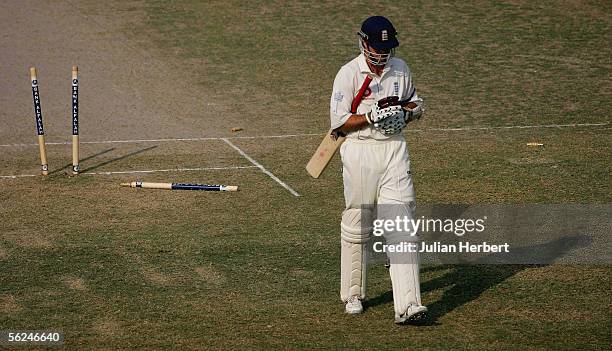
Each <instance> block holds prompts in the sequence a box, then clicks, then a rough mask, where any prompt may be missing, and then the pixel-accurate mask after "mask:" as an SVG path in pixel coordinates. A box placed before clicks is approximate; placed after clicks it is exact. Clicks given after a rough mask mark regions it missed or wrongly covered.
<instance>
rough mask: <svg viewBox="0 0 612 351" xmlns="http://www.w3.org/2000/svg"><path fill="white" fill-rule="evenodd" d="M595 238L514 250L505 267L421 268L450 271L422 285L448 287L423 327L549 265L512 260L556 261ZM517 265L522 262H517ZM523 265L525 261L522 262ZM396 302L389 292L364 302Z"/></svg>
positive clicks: (367, 304) (425, 289)
mask: <svg viewBox="0 0 612 351" xmlns="http://www.w3.org/2000/svg"><path fill="white" fill-rule="evenodd" d="M591 242H592V239H591V238H590V237H588V236H586V235H577V236H571V237H564V238H559V239H556V240H553V241H551V242H548V243H545V244H540V245H533V246H527V247H520V248H513V256H511V257H507V258H506V259H505V260H504V261H503V262H501V263H502V264H482V263H479V262H491V261H492V259H491V257H483V258H482V259H481V260H479V261H476V262H475V263H474V264H470V265H468V264H461V265H436V266H427V267H424V268H423V269H421V273H427V272H435V271H440V270H449V269H450V270H451V271H450V272H448V273H446V274H444V275H443V276H441V277H439V278H434V279H432V280H428V281H424V282H421V293H427V292H431V291H435V290H439V289H446V288H449V287H450V289H448V290H446V291H445V292H444V294H443V295H442V297H441V298H440V299H439V300H437V301H435V302H433V303H430V304H427V308H428V313H427V318H425V319H424V320H423V321H422V322H421V323H419V324H420V325H437V324H438V319H439V318H440V317H442V316H444V315H445V314H447V313H449V312H451V311H453V310H454V309H456V308H458V307H460V306H462V305H465V304H466V303H469V302H471V301H473V300H476V299H477V298H478V297H479V296H480V295H482V293H483V292H485V291H487V290H489V289H491V288H492V287H494V286H496V285H498V284H500V283H502V282H503V281H505V280H506V279H508V278H510V277H512V276H514V275H515V274H517V273H519V272H521V271H523V270H525V269H528V268H532V267H545V266H547V264H510V263H511V262H513V259H517V258H523V259H524V258H525V257H528V256H529V255H533V253H534V252H537V253H540V254H541V255H539V257H538V261H539V262H554V261H555V260H556V259H557V258H559V257H562V256H563V255H564V254H565V253H567V252H569V251H571V250H574V249H576V248H580V247H585V246H588V245H590V243H591ZM514 262H520V260H519V261H514ZM523 262H524V261H523ZM388 303H393V292H392V291H387V292H385V293H383V294H381V295H379V296H376V297H374V298H373V299H369V300H367V301H365V306H364V307H366V308H371V307H374V306H378V305H382V304H388Z"/></svg>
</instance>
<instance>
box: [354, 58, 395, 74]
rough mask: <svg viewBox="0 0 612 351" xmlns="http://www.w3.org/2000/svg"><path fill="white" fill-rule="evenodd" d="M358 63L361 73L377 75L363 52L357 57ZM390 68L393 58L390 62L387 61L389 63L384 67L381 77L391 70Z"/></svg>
mask: <svg viewBox="0 0 612 351" xmlns="http://www.w3.org/2000/svg"><path fill="white" fill-rule="evenodd" d="M357 63H358V64H359V71H360V72H361V73H364V74H367V75H370V76H372V77H374V76H375V74H374V73H373V72H372V71H371V70H370V67H369V66H368V63H367V62H366V59H365V56H364V55H363V54H359V56H358V58H357ZM390 69H391V59H389V62H387V64H386V65H385V68H383V71H382V74H381V75H380V78H382V77H383V76H384V75H385V74H386V73H387V72H389V70H390Z"/></svg>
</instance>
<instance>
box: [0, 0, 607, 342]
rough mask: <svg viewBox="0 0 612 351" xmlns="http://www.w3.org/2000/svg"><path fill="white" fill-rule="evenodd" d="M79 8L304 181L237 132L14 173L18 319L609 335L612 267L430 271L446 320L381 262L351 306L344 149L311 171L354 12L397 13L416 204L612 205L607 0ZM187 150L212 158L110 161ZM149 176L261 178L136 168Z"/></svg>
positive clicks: (122, 336) (208, 338) (248, 336)
mask: <svg viewBox="0 0 612 351" xmlns="http://www.w3.org/2000/svg"><path fill="white" fill-rule="evenodd" d="M75 3H76V4H75V8H76V9H77V10H78V12H79V13H81V14H82V15H83V16H97V17H96V18H105V19H106V20H108V23H113V25H116V26H118V28H120V32H119V33H117V37H118V38H123V39H122V40H129V45H133V46H135V47H137V48H138V49H139V50H143V51H146V52H148V53H150V54H151V55H153V56H155V57H157V58H159V59H160V60H162V61H163V62H165V63H166V64H167V68H168V70H169V71H170V70H172V71H174V72H179V74H180V72H183V74H184V77H185V78H186V79H187V78H188V79H191V83H192V85H193V87H194V88H195V89H197V90H198V91H199V92H200V93H201V96H202V103H203V104H206V103H207V102H215V104H217V105H218V110H220V111H223V113H222V114H220V115H219V116H215V118H214V119H210V125H211V127H210V130H201V131H196V132H197V133H196V134H198V135H202V136H203V137H206V136H210V135H219V133H221V135H226V136H227V137H228V138H229V139H228V141H229V142H230V143H232V144H234V145H235V146H237V147H238V148H240V149H241V150H243V151H244V152H245V153H247V154H248V155H249V156H250V157H252V158H253V159H254V160H256V161H257V162H258V163H259V164H261V165H262V166H263V167H265V168H266V169H267V170H269V171H270V172H272V173H273V174H274V175H276V176H277V177H278V178H280V179H281V180H282V181H283V182H284V183H286V184H287V185H288V186H290V187H291V188H292V189H294V190H295V191H296V192H297V193H299V194H300V196H299V197H296V196H293V195H292V194H291V193H290V192H289V191H287V190H286V189H285V188H283V187H281V186H280V185H279V184H278V183H276V182H275V181H274V180H273V179H271V178H270V177H268V176H267V175H266V174H264V173H262V172H261V171H260V169H258V168H256V167H254V166H253V164H252V163H250V162H249V161H248V160H247V159H246V158H244V157H243V156H242V155H240V154H239V153H238V152H236V150H234V149H233V148H231V147H230V146H229V145H228V143H227V142H226V141H224V140H221V139H218V138H213V139H209V140H191V141H177V140H168V141H140V142H129V143H128V142H125V143H89V144H84V145H83V151H82V154H83V158H84V160H83V163H82V168H83V169H84V170H85V174H83V175H81V176H79V177H76V178H67V177H65V176H64V174H63V172H62V170H61V169H59V168H57V166H56V167H55V168H53V169H52V174H51V175H50V176H48V177H47V178H44V179H43V178H41V177H23V178H17V179H6V178H3V179H0V219H1V221H2V229H1V232H0V234H1V236H0V282H1V284H0V330H3V329H31V330H35V329H58V330H62V331H64V332H65V333H66V343H65V345H64V347H65V348H67V349H131V348H136V349H177V350H198V349H239V348H240V349H414V350H440V349H442V350H445V349H452V350H456V349H466V350H491V349H497V350H515V349H517V348H521V349H527V350H572V349H589V350H604V349H609V348H610V345H611V344H612V337H611V334H610V325H611V321H612V306H611V305H610V287H611V286H612V284H611V283H612V281H611V278H610V276H611V273H612V270H611V269H610V265H600V266H596V265H549V266H543V265H504V266H501V265H491V266H461V265H445V266H426V267H423V268H422V274H421V282H422V291H423V302H424V303H425V304H426V305H427V306H429V308H430V312H431V313H430V316H429V318H428V319H427V320H426V322H425V323H424V325H420V326H405V327H399V326H395V325H394V324H393V323H392V317H393V302H392V296H391V285H390V280H389V278H388V274H387V270H386V269H385V268H384V267H383V266H382V265H374V266H372V267H370V269H369V293H368V295H369V299H368V300H367V301H366V313H364V314H363V315H360V316H357V317H350V316H347V315H344V314H343V306H342V304H341V303H340V302H339V297H338V287H339V259H340V257H339V256H340V255H339V254H340V250H339V241H340V240H339V219H340V214H341V211H342V208H343V203H344V201H343V197H342V194H343V193H342V181H341V175H340V163H339V160H338V159H335V160H334V162H333V163H332V164H331V165H330V167H329V169H328V170H327V171H326V173H325V174H324V176H323V177H322V178H321V179H318V180H313V179H311V178H309V177H308V175H307V174H306V172H305V171H304V169H303V167H304V165H305V164H306V162H307V161H308V159H309V157H310V156H311V154H312V152H313V151H314V149H315V148H316V146H317V145H318V143H319V142H320V138H321V137H320V136H319V135H313V134H317V133H323V132H324V131H325V130H327V128H328V123H329V121H328V112H327V111H328V107H327V106H328V100H329V95H330V93H331V91H330V90H331V84H332V81H333V78H334V75H335V73H336V71H337V70H338V68H339V67H340V66H341V65H342V64H344V63H345V62H346V61H348V60H350V59H351V58H352V57H353V56H354V55H356V54H357V39H356V35H355V32H356V30H357V28H358V26H359V24H360V23H361V21H362V20H363V19H364V18H365V17H367V16H369V15H372V14H388V16H389V18H390V19H391V20H392V21H393V22H394V23H395V25H396V27H397V28H398V31H399V33H400V34H399V39H400V43H401V44H402V46H401V47H400V48H399V50H398V51H397V55H398V56H399V57H402V58H404V59H405V60H406V61H407V62H408V64H409V65H410V67H411V69H412V71H413V74H414V77H415V81H416V85H417V88H418V89H419V94H420V95H422V96H423V97H424V98H425V100H426V104H427V107H428V109H427V112H426V115H425V117H424V119H423V120H421V121H419V122H418V123H415V124H414V125H410V126H409V128H408V130H407V131H406V132H405V135H406V138H407V141H408V145H409V147H410V152H411V161H412V169H413V173H414V180H415V186H416V191H417V201H418V203H421V204H437V203H454V204H461V203H466V204H477V203H539V204H559V203H574V204H576V203H578V204H580V203H583V204H591V203H597V204H608V203H610V202H611V200H612V192H611V190H610V184H611V183H610V174H611V167H610V155H611V154H612V129H611V128H610V124H609V120H610V112H611V111H612V109H611V105H610V101H612V83H611V81H610V77H611V68H612V67H611V63H610V54H611V53H612V46H611V45H610V42H611V39H612V35H611V34H610V33H612V31H611V29H612V15H611V14H612V4H611V3H610V2H603V3H600V2H588V1H556V2H528V1H508V2H483V1H474V2H468V3H461V4H459V3H456V4H455V3H452V2H439V1H433V2H422V1H417V2H410V3H403V2H396V1H394V2H391V1H382V2H377V3H376V4H375V5H371V4H368V3H365V2H363V3H361V4H355V3H348V2H338V1H329V2H321V3H316V2H315V3H312V2H306V1H304V2H286V3H285V2H273V1H249V2H241V1H210V2H200V1H173V2H170V3H168V2H166V1H154V0H143V1H128V2H124V1H108V2H103V3H98V2H95V1H90V0H87V1H76V2H75ZM105 23H106V22H105ZM118 40H119V39H118ZM143 89H144V90H146V87H145V88H143ZM100 98H101V99H103V97H100ZM169 103H170V102H169ZM177 113H178V114H180V109H179V110H178V111H177ZM169 118H171V117H169ZM203 118H208V117H203ZM219 120H221V121H223V122H219ZM144 122H146V121H143V123H144ZM576 123H579V124H588V125H585V126H574V127H571V126H559V127H550V126H551V125H567V124H576ZM225 124H231V125H235V126H240V127H242V128H244V131H243V132H240V133H237V134H230V133H229V132H226V131H225V130H223V131H220V130H217V129H215V128H216V126H217V125H225ZM518 126H532V127H530V128H518ZM541 126H548V127H541ZM468 127H469V128H468ZM491 127H511V128H491ZM186 128H189V126H186ZM453 128H457V129H453ZM470 128H471V129H470ZM479 128H482V129H479ZM139 132H140V131H139V130H137V129H135V130H133V131H132V137H133V139H143V138H141V137H140V136H139V135H140V134H139ZM223 133H225V134H223ZM271 135H273V136H279V135H293V136H290V137H284V138H260V137H259V136H271ZM181 137H183V135H175V136H174V138H181ZM250 137H253V138H250ZM34 140H35V139H34V137H32V142H33V141H34ZM534 141H535V142H541V143H543V144H544V146H543V147H540V148H530V147H527V146H526V143H527V142H534ZM0 144H4V142H3V140H0ZM69 150H70V146H69V145H52V146H49V150H48V152H49V160H50V164H52V165H65V164H67V163H68V157H67V155H69ZM0 152H1V154H2V158H1V162H2V163H0V175H20V174H36V173H37V154H36V148H35V147H33V146H27V145H26V146H15V147H3V148H2V149H0ZM173 168H209V169H205V170H200V171H184V172H157V173H143V174H112V175H108V174H103V173H104V172H124V171H139V170H166V169H173ZM212 168H216V169H212ZM94 173H97V174H94ZM135 177H138V178H140V179H143V180H147V181H169V180H171V181H180V182H200V183H202V182H206V183H222V184H231V185H239V186H240V187H241V190H242V191H240V192H237V193H207V192H167V191H144V190H143V191H138V190H140V189H138V190H136V189H125V188H120V187H119V186H118V184H119V183H120V182H122V181H128V180H134V179H135Z"/></svg>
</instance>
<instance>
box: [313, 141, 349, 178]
mask: <svg viewBox="0 0 612 351" xmlns="http://www.w3.org/2000/svg"><path fill="white" fill-rule="evenodd" d="M344 139H346V138H345V137H343V136H341V137H338V138H334V137H333V136H332V130H329V132H327V134H326V135H325V137H324V138H323V141H321V144H320V145H319V147H318V148H317V150H316V151H315V153H314V155H312V157H311V158H310V161H308V164H307V165H306V171H307V172H308V174H310V176H311V177H313V178H319V176H321V173H323V171H324V170H325V168H326V167H327V165H328V164H329V161H331V159H332V158H333V157H334V155H335V154H336V151H338V148H339V147H340V145H342V143H343V142H344Z"/></svg>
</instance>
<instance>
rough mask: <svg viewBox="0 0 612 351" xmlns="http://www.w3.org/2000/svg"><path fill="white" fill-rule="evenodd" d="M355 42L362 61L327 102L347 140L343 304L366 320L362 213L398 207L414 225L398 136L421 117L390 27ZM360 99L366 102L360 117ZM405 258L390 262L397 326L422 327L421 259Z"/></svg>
mask: <svg viewBox="0 0 612 351" xmlns="http://www.w3.org/2000/svg"><path fill="white" fill-rule="evenodd" d="M358 36H359V47H360V51H361V54H360V55H359V56H357V57H356V58H354V59H353V60H352V61H350V62H349V63H347V64H345V65H344V66H343V67H342V68H341V69H340V71H339V72H338V74H337V75H336V78H335V80H334V86H333V92H332V96H331V102H330V116H331V127H332V129H334V132H336V133H341V134H344V135H346V141H345V142H344V143H343V144H342V146H341V149H340V154H341V157H342V165H343V168H342V174H343V181H344V198H345V204H346V208H345V210H344V212H343V213H342V221H341V245H342V246H341V279H340V297H341V299H342V301H343V302H344V303H345V304H346V305H345V310H346V312H347V313H350V314H358V313H361V312H363V307H362V303H361V301H362V300H363V299H364V298H365V296H366V258H367V255H366V252H367V249H366V245H367V243H368V241H369V239H370V235H371V232H372V222H371V219H372V218H373V213H370V212H374V211H372V209H371V207H370V208H368V207H367V206H364V205H375V206H381V205H386V206H393V208H395V209H397V210H398V211H399V212H400V213H401V215H402V216H407V217H408V218H414V210H415V193H414V189H413V184H412V176H411V173H410V160H409V156H408V148H407V146H406V141H405V139H404V136H403V135H402V133H401V132H402V129H403V128H404V127H405V126H406V125H407V123H408V122H409V121H410V120H412V119H415V118H419V117H420V115H421V114H422V113H423V101H422V99H420V98H419V97H418V95H417V93H416V89H415V87H414V85H413V81H412V75H411V73H410V70H409V68H408V66H407V65H406V63H405V62H404V61H403V60H401V59H399V58H395V57H394V49H395V48H396V47H397V46H398V45H399V42H398V40H397V37H396V36H397V32H396V30H395V28H394V27H393V25H392V24H391V22H390V21H389V20H388V19H387V18H385V17H382V16H374V17H370V18H368V19H366V20H365V21H364V22H363V24H362V26H361V30H360V31H359V32H358ZM368 77H369V78H368ZM355 96H358V97H361V101H357V103H358V106H357V108H356V109H355V103H354V101H353V100H354V98H355ZM389 97H396V98H391V101H392V102H393V101H397V100H408V101H409V102H408V103H405V104H404V105H403V106H400V105H393V104H391V105H388V104H384V103H380V102H383V101H385V100H386V101H389V99H388V98H389ZM385 98H387V99H385ZM352 105H353V106H352ZM364 211H365V213H364ZM378 212H380V211H378ZM379 215H380V214H379ZM364 221H365V222H366V223H364ZM392 234H393V235H391V234H389V235H385V240H386V243H387V244H393V243H400V242H404V241H411V240H414V238H415V237H414V236H412V235H406V234H416V233H403V234H402V233H400V235H397V233H392ZM402 255H404V256H402V257H398V256H397V255H396V256H395V257H392V256H389V259H390V267H389V273H390V275H391V282H392V285H393V302H394V309H395V323H398V324H403V323H409V322H412V321H416V320H419V319H421V318H422V317H423V316H424V315H425V313H426V312H427V308H426V307H425V306H423V305H421V296H420V283H419V261H418V256H417V253H402Z"/></svg>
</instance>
